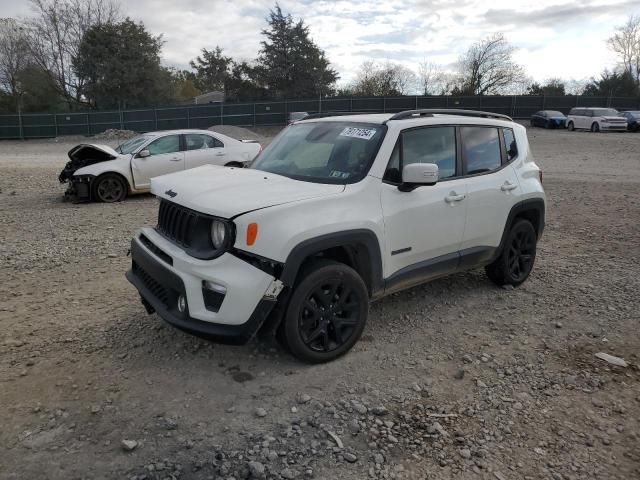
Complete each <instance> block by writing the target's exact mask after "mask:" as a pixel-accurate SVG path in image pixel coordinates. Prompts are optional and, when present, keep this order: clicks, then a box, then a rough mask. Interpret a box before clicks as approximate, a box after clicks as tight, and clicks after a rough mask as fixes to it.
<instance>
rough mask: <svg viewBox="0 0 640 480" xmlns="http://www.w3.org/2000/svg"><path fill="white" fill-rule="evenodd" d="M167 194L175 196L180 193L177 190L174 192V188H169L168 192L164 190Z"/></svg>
mask: <svg viewBox="0 0 640 480" xmlns="http://www.w3.org/2000/svg"><path fill="white" fill-rule="evenodd" d="M164 193H165V195H169V196H170V197H171V198H173V197H175V196H176V195H178V194H177V193H176V192H174V191H173V190H171V189H169V190H167V191H166V192H164Z"/></svg>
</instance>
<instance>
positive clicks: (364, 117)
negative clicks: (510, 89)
mask: <svg viewBox="0 0 640 480" xmlns="http://www.w3.org/2000/svg"><path fill="white" fill-rule="evenodd" d="M427 111H428V110H425V112H427ZM440 111H442V110H440ZM409 112H411V111H407V112H401V113H402V114H405V113H406V116H405V118H400V119H393V118H392V117H394V116H400V114H394V113H361V114H353V115H350V114H346V115H345V114H342V113H340V114H337V115H335V116H331V114H330V113H327V116H326V117H321V118H309V119H305V120H299V121H298V122H295V123H303V122H336V121H340V122H354V123H356V122H357V123H373V124H380V125H382V124H386V123H394V124H395V123H397V124H401V125H405V124H406V125H411V126H413V125H433V124H440V123H443V120H445V121H446V120H447V119H455V122H456V123H468V124H474V125H478V124H480V125H483V124H487V123H492V124H494V123H495V122H498V123H512V122H513V121H512V120H511V119H510V118H509V117H506V116H505V118H504V119H503V118H493V117H492V118H486V117H481V116H468V115H462V114H456V113H455V111H452V112H451V113H433V114H429V116H409ZM478 113H483V112H478Z"/></svg>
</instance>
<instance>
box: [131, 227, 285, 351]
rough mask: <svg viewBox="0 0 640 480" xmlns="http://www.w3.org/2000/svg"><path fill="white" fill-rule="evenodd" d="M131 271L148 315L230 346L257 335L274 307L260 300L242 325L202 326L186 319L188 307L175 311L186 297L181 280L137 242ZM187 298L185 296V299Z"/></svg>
mask: <svg viewBox="0 0 640 480" xmlns="http://www.w3.org/2000/svg"><path fill="white" fill-rule="evenodd" d="M131 260H132V265H131V270H129V271H128V272H127V273H126V277H127V280H129V282H131V283H132V284H133V286H134V287H136V288H137V289H138V292H139V293H140V297H141V298H142V303H143V304H144V306H145V307H146V308H147V312H148V313H153V312H154V311H155V312H156V313H157V314H158V315H159V316H160V317H161V318H162V319H163V320H165V321H166V322H167V323H170V324H171V325H173V326H174V327H176V328H179V329H180V330H183V331H185V332H188V333H192V334H194V335H198V336H200V337H204V338H207V339H210V340H214V341H216V342H218V343H226V344H230V345H244V344H245V343H247V342H248V341H249V340H250V339H251V338H252V337H253V336H254V335H255V333H256V332H257V331H258V329H259V328H260V326H261V325H262V324H263V323H264V321H265V320H266V319H267V317H268V316H269V314H270V313H271V310H272V309H273V307H274V306H275V303H276V302H275V301H271V300H264V299H263V300H261V301H260V303H258V305H257V306H256V308H255V310H254V311H253V314H252V315H251V317H250V318H249V319H248V320H247V321H246V322H245V323H243V324H241V325H225V324H222V323H212V322H205V321H203V320H198V319H196V318H193V317H191V316H190V315H189V306H188V305H187V308H186V309H185V311H184V312H180V311H178V306H177V305H178V298H179V297H180V295H185V288H184V283H183V282H182V279H181V278H180V277H179V276H178V275H176V274H175V273H174V272H172V271H171V270H169V269H168V268H167V267H165V266H164V265H163V262H162V260H159V259H157V258H155V257H154V256H153V255H152V254H151V253H149V252H148V251H147V250H146V249H145V248H144V247H143V246H141V245H140V243H139V242H138V240H137V238H134V239H133V240H132V241H131ZM185 297H186V295H185Z"/></svg>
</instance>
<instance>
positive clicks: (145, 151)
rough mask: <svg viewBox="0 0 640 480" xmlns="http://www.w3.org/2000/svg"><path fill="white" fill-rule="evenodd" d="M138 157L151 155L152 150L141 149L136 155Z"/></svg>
mask: <svg viewBox="0 0 640 480" xmlns="http://www.w3.org/2000/svg"><path fill="white" fill-rule="evenodd" d="M136 156H137V157H138V158H147V157H150V156H151V152H150V151H149V150H147V149H145V150H140V151H139V152H138V155H136Z"/></svg>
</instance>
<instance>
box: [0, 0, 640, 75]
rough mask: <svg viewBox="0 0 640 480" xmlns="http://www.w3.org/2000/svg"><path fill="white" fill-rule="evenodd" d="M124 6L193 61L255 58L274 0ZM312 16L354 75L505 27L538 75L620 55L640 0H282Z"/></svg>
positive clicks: (597, 67) (1, 1)
mask: <svg viewBox="0 0 640 480" xmlns="http://www.w3.org/2000/svg"><path fill="white" fill-rule="evenodd" d="M121 4H122V11H123V13H124V14H125V15H128V16H130V17H131V18H133V19H135V20H140V21H143V22H144V23H145V25H146V26H147V28H148V29H149V30H150V31H151V32H152V33H154V34H160V33H162V34H163V36H164V40H165V42H166V43H165V46H164V53H163V57H164V61H165V63H167V64H169V65H172V66H176V67H180V68H186V67H187V66H188V63H189V60H191V59H193V58H194V57H196V56H197V55H198V53H199V51H200V49H201V48H203V47H206V48H212V47H214V46H215V45H220V46H221V47H223V48H224V49H225V52H226V53H227V55H230V56H233V57H236V58H242V59H247V60H250V59H253V58H255V57H256V55H257V53H258V51H259V49H260V41H261V40H262V37H261V35H260V31H261V30H262V28H264V27H265V25H266V22H265V18H266V16H267V15H268V12H269V9H270V8H272V7H273V5H274V2H273V1H272V0H234V1H228V0H213V1H211V0H122V1H121ZM280 5H281V6H282V8H283V10H284V11H285V12H290V13H292V14H293V16H294V17H295V18H303V19H304V20H305V22H306V24H307V25H308V26H309V28H310V32H311V35H312V37H313V39H314V40H315V41H316V43H317V44H318V45H319V46H320V47H322V48H324V49H325V51H326V53H327V56H328V58H329V60H330V61H331V62H332V63H333V65H334V67H335V68H336V69H337V70H338V71H339V72H340V74H341V77H342V81H343V82H344V81H348V80H349V79H350V78H352V76H353V75H354V73H355V72H356V71H357V69H358V67H359V66H360V64H361V63H362V62H363V61H364V60H367V59H369V58H372V57H373V58H374V59H376V60H380V61H384V60H391V61H396V62H400V63H403V64H404V65H406V66H415V65H417V63H418V62H420V61H421V60H423V59H425V58H428V59H429V60H430V61H432V62H436V63H441V64H451V63H453V62H455V60H456V59H457V58H458V56H459V55H460V54H461V53H462V52H464V51H465V49H466V48H467V47H468V46H469V45H470V44H471V43H473V42H474V41H476V40H478V39H480V38H482V37H484V36H486V35H490V34H492V33H495V32H498V31H500V32H504V33H505V34H506V36H507V38H508V39H509V40H510V41H511V42H512V43H513V44H514V45H515V46H516V47H517V48H518V51H517V54H516V58H517V60H518V61H520V62H521V63H522V64H523V65H524V66H525V68H526V69H527V71H528V73H529V75H530V76H532V77H533V78H534V79H536V80H543V79H546V78H549V77H564V78H585V77H590V76H592V75H597V74H599V73H600V72H601V71H602V69H603V68H604V67H609V68H610V67H612V66H613V65H614V60H615V59H614V57H613V54H612V52H610V51H609V50H608V49H607V47H606V44H605V40H606V38H607V37H608V36H609V35H610V34H611V32H612V30H613V29H614V27H615V26H616V25H619V24H621V23H623V22H624V21H625V18H626V16H627V15H629V14H631V13H634V12H635V13H640V4H638V3H637V0H598V1H588V0H583V1H582V2H581V3H576V2H573V1H571V0H538V1H536V2H535V4H532V3H531V2H529V1H522V0H509V1H506V0H494V1H492V2H491V3H488V2H485V1H478V0H426V1H425V0H388V1H385V2H353V1H343V0H338V1H329V0H319V1H313V0H302V1H293V0H282V1H281V2H280ZM28 13H29V8H28V2H27V1H26V0H21V1H19V2H16V0H0V17H6V16H16V15H25V14H28Z"/></svg>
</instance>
